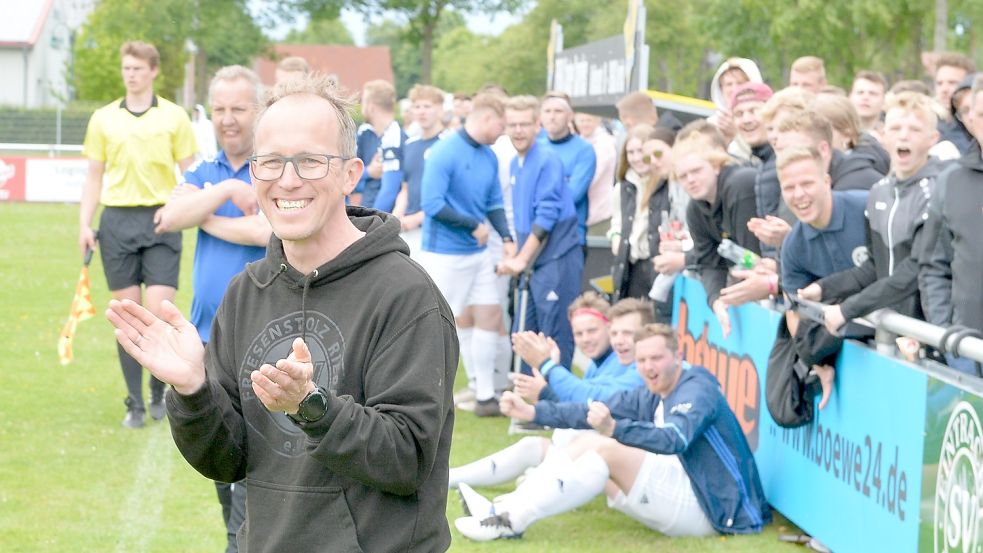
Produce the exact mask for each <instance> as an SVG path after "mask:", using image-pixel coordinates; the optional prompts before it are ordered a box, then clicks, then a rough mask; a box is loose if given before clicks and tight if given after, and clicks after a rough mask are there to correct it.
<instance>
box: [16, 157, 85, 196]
mask: <svg viewBox="0 0 983 553" xmlns="http://www.w3.org/2000/svg"><path fill="white" fill-rule="evenodd" d="M88 170H89V162H88V160H86V159H84V158H58V159H52V158H28V159H27V178H26V193H25V199H26V200H27V201H29V202H76V203H77V202H79V201H81V199H82V187H83V186H84V185H85V177H86V175H87V173H88Z"/></svg>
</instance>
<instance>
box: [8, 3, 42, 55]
mask: <svg viewBox="0 0 983 553" xmlns="http://www.w3.org/2000/svg"><path fill="white" fill-rule="evenodd" d="M53 3H54V0H35V1H33V2H24V0H0V13H2V14H3V17H0V48H29V47H33V46H34V44H35V43H37V41H38V37H39V36H40V35H41V29H43V28H44V22H45V21H47V19H48V16H49V15H50V14H51V6H52V4H53Z"/></svg>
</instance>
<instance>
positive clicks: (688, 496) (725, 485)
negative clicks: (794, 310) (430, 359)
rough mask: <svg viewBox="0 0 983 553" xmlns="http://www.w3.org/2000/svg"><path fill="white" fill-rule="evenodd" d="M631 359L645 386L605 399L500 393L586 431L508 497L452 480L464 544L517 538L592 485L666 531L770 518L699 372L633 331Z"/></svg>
mask: <svg viewBox="0 0 983 553" xmlns="http://www.w3.org/2000/svg"><path fill="white" fill-rule="evenodd" d="M635 359H636V362H637V367H638V373H639V375H641V376H642V378H643V379H644V380H645V386H644V387H639V388H636V389H634V390H630V391H625V392H621V393H620V394H618V395H615V396H613V397H612V398H610V399H609V400H607V401H605V402H600V401H594V402H591V404H590V405H584V404H583V403H554V402H547V401H541V402H539V403H538V404H536V405H529V404H528V403H526V402H524V401H523V400H522V398H521V397H519V396H518V395H516V394H514V393H511V392H506V393H505V394H504V395H503V396H502V400H501V409H502V412H503V413H505V414H506V415H510V416H512V417H515V418H518V419H520V420H531V421H535V422H536V423H537V424H542V425H549V426H554V427H557V428H593V429H594V430H596V431H597V433H596V434H594V433H589V434H582V435H580V436H578V437H577V439H576V440H574V441H573V442H571V443H570V444H569V445H568V446H566V447H564V448H557V451H556V452H555V453H554V454H553V455H551V456H550V457H549V458H548V459H546V460H545V461H544V462H543V464H542V465H540V467H539V469H537V470H536V471H535V472H534V473H533V474H530V475H528V476H527V477H526V478H525V479H524V480H523V481H522V483H521V484H519V486H518V487H517V488H516V490H515V491H514V492H512V493H509V494H506V495H504V496H499V497H497V498H495V499H494V500H493V501H489V500H487V499H485V498H483V497H482V496H480V495H478V494H477V493H475V492H474V491H473V490H471V489H470V487H469V486H467V485H466V484H461V486H460V489H461V491H462V496H463V497H464V498H465V500H466V507H467V512H469V513H470V515H469V516H466V517H462V518H459V519H457V520H456V521H455V522H454V525H455V526H456V527H457V529H458V531H460V532H461V533H462V534H464V536H466V537H468V538H470V539H473V540H476V541H490V540H495V539H500V538H515V537H520V536H521V535H522V533H523V532H525V530H526V529H527V528H529V527H530V526H531V525H532V524H533V523H535V522H536V521H538V520H542V519H544V518H546V517H549V516H554V515H558V514H560V513H563V512H566V511H570V510H572V509H575V508H576V507H579V506H581V505H583V504H585V503H587V502H588V501H590V500H591V499H593V498H594V497H595V496H597V495H598V494H600V493H602V492H604V493H605V494H606V495H607V497H608V505H609V506H611V507H612V508H615V509H618V510H619V511H622V512H624V513H625V514H627V515H628V516H630V517H632V518H634V519H636V520H638V521H639V522H641V523H642V524H645V525H646V526H648V527H649V528H652V529H653V530H657V531H659V532H662V533H664V534H666V535H669V536H710V535H714V534H717V533H722V534H749V533H757V532H760V531H761V530H762V528H763V527H764V525H765V524H767V523H768V522H770V521H771V511H770V509H769V507H768V503H767V501H766V500H765V497H764V491H763V490H762V487H761V482H760V480H759V478H758V470H757V467H756V465H755V463H754V457H753V456H752V454H751V449H750V447H749V446H748V443H747V440H746V439H745V438H744V433H743V432H742V431H741V426H740V424H739V423H738V422H737V418H736V417H735V416H734V413H733V412H731V410H730V407H729V406H728V405H727V400H726V399H724V396H723V394H721V392H720V386H719V383H718V382H717V380H716V378H715V377H714V376H713V375H711V374H710V373H709V372H708V371H707V370H706V369H704V368H702V367H694V366H689V365H686V364H684V363H683V360H682V353H681V352H680V351H679V349H678V345H677V342H676V333H675V332H674V331H673V329H672V328H671V327H669V326H666V325H660V324H650V325H646V326H644V327H643V328H642V329H641V330H640V331H639V332H638V334H636V336H635Z"/></svg>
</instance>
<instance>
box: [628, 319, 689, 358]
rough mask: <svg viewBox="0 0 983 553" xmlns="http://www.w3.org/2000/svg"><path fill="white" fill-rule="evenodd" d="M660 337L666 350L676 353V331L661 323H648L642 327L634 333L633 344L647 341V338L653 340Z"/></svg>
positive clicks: (677, 343) (677, 347) (677, 346)
mask: <svg viewBox="0 0 983 553" xmlns="http://www.w3.org/2000/svg"><path fill="white" fill-rule="evenodd" d="M657 336H661V337H662V339H663V340H665V342H666V348H668V349H669V351H673V352H675V351H677V350H678V349H679V340H678V339H677V338H676V331H675V330H673V329H672V327H671V326H669V325H667V324H662V323H649V324H647V325H643V326H642V328H640V329H638V330H636V331H635V343H636V344H637V343H638V342H641V341H642V340H647V339H649V338H655V337H657Z"/></svg>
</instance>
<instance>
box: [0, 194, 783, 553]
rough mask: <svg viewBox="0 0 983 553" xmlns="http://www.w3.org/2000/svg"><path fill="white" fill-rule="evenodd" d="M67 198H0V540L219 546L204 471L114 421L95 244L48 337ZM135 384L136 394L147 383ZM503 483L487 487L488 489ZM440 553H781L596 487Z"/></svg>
mask: <svg viewBox="0 0 983 553" xmlns="http://www.w3.org/2000/svg"><path fill="white" fill-rule="evenodd" d="M77 221H78V206H77V205H62V204H2V203H0V228H2V230H3V232H2V233H0V282H2V283H3V286H0V313H2V317H0V353H2V354H3V355H2V358H0V359H2V361H0V550H3V551H4V552H6V553H17V552H38V551H45V552H47V551H53V552H57V551H73V552H125V553H131V552H132V553H138V552H145V551H146V552H161V553H172V552H216V553H217V552H219V551H223V550H224V548H225V535H224V528H223V527H222V518H221V509H220V507H219V504H218V501H217V500H216V496H215V489H214V487H213V485H212V483H211V482H210V481H208V480H206V479H204V478H203V477H201V476H200V475H198V474H197V473H196V472H195V471H194V470H193V469H192V468H191V467H189V466H188V464H187V463H186V462H185V461H184V459H183V458H182V457H181V456H180V454H179V453H178V452H177V450H176V449H175V447H174V445H173V442H172V441H171V437H170V432H169V430H168V427H167V425H166V423H157V424H154V423H152V422H150V421H149V418H148V423H149V424H148V426H147V427H146V428H144V429H142V430H136V431H134V430H126V429H124V428H123V427H122V426H121V425H120V421H121V420H122V417H123V414H124V407H123V398H124V396H125V387H124V385H123V379H122V376H121V374H120V369H119V365H118V362H117V359H116V346H115V341H114V338H113V334H112V331H111V328H110V325H109V323H108V322H106V320H105V318H104V317H103V316H102V313H101V311H102V310H103V309H104V308H105V306H106V304H107V302H108V301H109V298H110V295H109V293H108V291H107V290H106V283H105V278H104V277H103V274H102V267H101V265H100V261H99V258H98V256H96V257H95V259H94V260H93V262H92V266H91V268H90V277H91V282H92V296H93V301H94V302H95V304H96V309H97V311H98V313H97V316H96V317H95V318H93V319H90V320H88V321H86V322H84V323H82V324H81V325H80V326H79V329H78V335H77V336H76V339H75V344H74V350H75V361H73V362H72V363H71V364H70V365H68V366H66V367H62V366H61V365H59V363H58V356H57V352H56V349H55V345H56V343H57V340H58V334H59V331H60V330H61V326H62V324H64V322H65V319H66V317H67V314H68V307H69V304H70V302H71V299H72V294H73V292H74V289H75V283H76V279H77V278H78V273H79V268H80V266H81V259H80V255H79V252H78V248H77V246H76V241H77V232H78V230H77V229H78V223H77ZM193 252H194V232H191V231H189V232H186V233H185V240H184V256H183V259H182V271H181V285H180V290H179V291H178V296H177V304H178V307H179V308H181V310H182V311H183V312H184V313H185V314H187V312H188V310H189V308H190V305H191V264H192V258H193V257H192V256H193ZM145 393H146V392H145ZM507 426H508V423H507V421H504V420H501V419H498V420H483V419H477V418H475V417H474V416H472V415H471V414H470V413H459V414H458V417H457V421H456V426H455V429H454V445H453V450H452V452H451V463H452V465H458V464H463V463H466V462H469V461H472V460H474V459H477V458H479V457H481V456H483V455H486V454H488V453H491V452H493V451H496V450H498V449H501V448H502V447H505V446H506V445H508V444H510V443H512V442H513V441H514V440H515V439H516V438H515V437H510V436H508V435H507V434H506V428H507ZM509 489H510V488H509V487H500V488H490V489H485V490H482V491H485V492H488V493H489V494H495V493H502V492H505V491H508V490H509ZM461 514H462V513H461V508H460V505H459V504H458V501H457V497H456V494H455V493H452V494H451V495H450V496H449V498H448V509H447V517H448V520H449V523H450V524H451V527H452V533H453V543H452V545H451V551H455V552H457V551H460V552H478V551H481V552H488V551H500V552H513V551H523V552H541V551H550V552H554V551H555V552H567V551H569V552H592V551H598V552H600V551H605V552H606V551H660V552H665V553H668V552H698V551H700V552H702V551H721V552H723V551H727V552H730V551H747V552H752V551H753V552H785V551H789V552H791V551H802V549H801V548H799V547H797V546H794V545H789V544H785V543H781V542H779V541H778V534H779V533H785V532H796V531H797V530H796V529H795V528H794V527H792V526H791V525H790V524H789V523H788V522H787V521H785V520H784V519H782V518H781V517H780V516H779V517H776V519H777V522H776V523H774V524H772V525H771V526H769V527H768V528H767V529H766V531H765V532H764V533H763V534H761V535H758V536H740V537H719V538H709V539H670V538H666V537H664V536H661V535H659V534H657V533H655V532H652V531H650V530H648V529H646V528H645V527H643V526H642V525H641V524H638V523H637V522H635V521H633V520H631V519H628V518H627V517H625V516H624V515H622V514H620V513H618V512H615V511H612V510H609V509H607V508H606V507H605V503H604V500H603V498H598V499H595V500H594V501H593V502H591V503H590V504H588V505H586V506H584V507H582V508H580V509H578V510H576V511H575V512H572V513H567V514H564V515H561V516H558V517H554V518H551V519H548V520H545V521H542V522H540V523H538V524H536V525H534V526H533V527H532V528H530V529H529V530H528V531H527V532H526V535H525V538H524V539H522V540H508V541H506V542H497V543H491V544H475V543H471V542H469V541H468V540H466V539H464V538H463V537H461V536H460V535H459V534H457V532H456V530H453V520H454V519H455V518H457V517H458V516H461Z"/></svg>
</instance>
